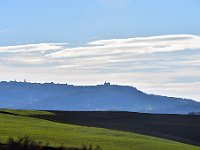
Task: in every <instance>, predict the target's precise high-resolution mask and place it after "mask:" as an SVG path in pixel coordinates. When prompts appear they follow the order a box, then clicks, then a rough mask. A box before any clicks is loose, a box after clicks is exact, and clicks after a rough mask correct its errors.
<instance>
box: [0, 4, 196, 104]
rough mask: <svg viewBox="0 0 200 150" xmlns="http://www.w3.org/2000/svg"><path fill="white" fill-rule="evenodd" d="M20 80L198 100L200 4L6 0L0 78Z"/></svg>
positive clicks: (1, 12)
mask: <svg viewBox="0 0 200 150" xmlns="http://www.w3.org/2000/svg"><path fill="white" fill-rule="evenodd" d="M15 79H16V80H17V81H23V80H24V79H26V80H27V81H30V82H51V81H52V82H55V83H58V82H59V83H68V84H74V85H96V84H101V83H103V82H104V81H108V82H111V83H112V84H120V85H131V86H134V87H137V88H138V89H140V90H142V91H144V92H147V93H153V94H160V95H166V96H174V97H182V98H190V99H194V100H197V101H200V92H199V89H200V1H199V0H167V1H161V0H57V1H56V0H42V1H41V0H29V1H27V0H1V1H0V80H6V81H10V80H15Z"/></svg>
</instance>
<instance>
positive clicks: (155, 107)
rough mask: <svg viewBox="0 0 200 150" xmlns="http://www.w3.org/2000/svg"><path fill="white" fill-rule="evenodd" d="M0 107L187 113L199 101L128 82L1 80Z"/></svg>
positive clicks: (199, 106) (199, 105) (196, 108)
mask: <svg viewBox="0 0 200 150" xmlns="http://www.w3.org/2000/svg"><path fill="white" fill-rule="evenodd" d="M0 102H1V103H0V108H12V109H36V110H38V109H40V110H73V111H99V110H100V111H106V110H116V111H131V112H145V113H165V114H188V113H190V112H199V111H200V103H199V102H196V101H193V100H189V99H180V98H173V97H166V96H158V95H150V94H146V93H144V92H142V91H140V90H138V89H136V88H134V87H131V86H119V85H110V84H109V83H105V84H103V85H97V86H73V85H67V84H54V83H44V84H40V83H24V82H13V81H11V82H0Z"/></svg>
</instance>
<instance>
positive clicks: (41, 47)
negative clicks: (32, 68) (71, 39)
mask: <svg viewBox="0 0 200 150" xmlns="http://www.w3.org/2000/svg"><path fill="white" fill-rule="evenodd" d="M64 45H66V43H39V44H27V45H16V46H4V47H0V52H9V53H16V52H23V53H28V52H45V51H50V50H60V49H62V48H63V46H64Z"/></svg>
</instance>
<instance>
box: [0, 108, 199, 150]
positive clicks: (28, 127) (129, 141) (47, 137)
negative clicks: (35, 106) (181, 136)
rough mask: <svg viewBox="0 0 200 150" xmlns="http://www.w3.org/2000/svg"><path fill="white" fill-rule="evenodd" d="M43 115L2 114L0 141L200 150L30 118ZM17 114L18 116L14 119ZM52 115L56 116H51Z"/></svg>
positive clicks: (117, 149) (109, 149)
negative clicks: (21, 138) (27, 136)
mask: <svg viewBox="0 0 200 150" xmlns="http://www.w3.org/2000/svg"><path fill="white" fill-rule="evenodd" d="M46 113H48V112H43V111H38V112H35V111H32V112H30V111H8V110H7V111H6V110H1V113H0V141H1V143H4V142H5V141H6V140H7V138H8V137H15V138H17V137H22V136H25V135H29V136H30V137H31V138H32V139H34V140H37V141H42V142H43V143H49V144H50V145H51V146H60V145H61V144H64V145H65V146H69V147H73V146H75V147H77V146H78V147H81V146H82V145H83V144H86V145H89V144H92V145H100V146H101V147H102V148H103V149H104V150H122V149H123V150H134V149H136V150H138V149H142V150H161V149H162V150H171V149H173V150H200V148H199V147H195V146H191V145H187V144H182V143H178V142H174V141H170V140H165V139H160V138H154V137H150V136H143V135H139V134H134V133H129V132H123V131H115V130H109V129H102V128H94V127H84V126H78V125H70V124H64V123H56V122H52V121H47V120H43V119H38V118H33V117H29V116H26V115H38V114H40V115H46ZM13 114H15V115H13ZM48 114H49V115H54V114H52V113H48Z"/></svg>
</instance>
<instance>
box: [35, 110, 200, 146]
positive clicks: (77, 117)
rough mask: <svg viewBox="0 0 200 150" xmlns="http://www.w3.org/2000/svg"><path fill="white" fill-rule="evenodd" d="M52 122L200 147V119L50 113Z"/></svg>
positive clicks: (164, 116) (71, 112)
mask: <svg viewBox="0 0 200 150" xmlns="http://www.w3.org/2000/svg"><path fill="white" fill-rule="evenodd" d="M49 112H52V113H54V114H55V115H42V116H39V115H37V116H34V117H39V118H43V119H47V120H51V121H56V122H62V123H70V124H75V125H84V126H92V127H101V128H108V129H115V130H123V131H129V132H135V133H139V134H145V135H151V136H156V137H162V138H166V139H171V140H175V141H179V142H183V143H187V144H193V145H197V146H200V116H191V115H163V114H162V115H160V114H144V113H132V112H112V111H111V112H109V111H107V112H105V111H103V112H95V111H94V112H86V111H85V112H81V111H49Z"/></svg>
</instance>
